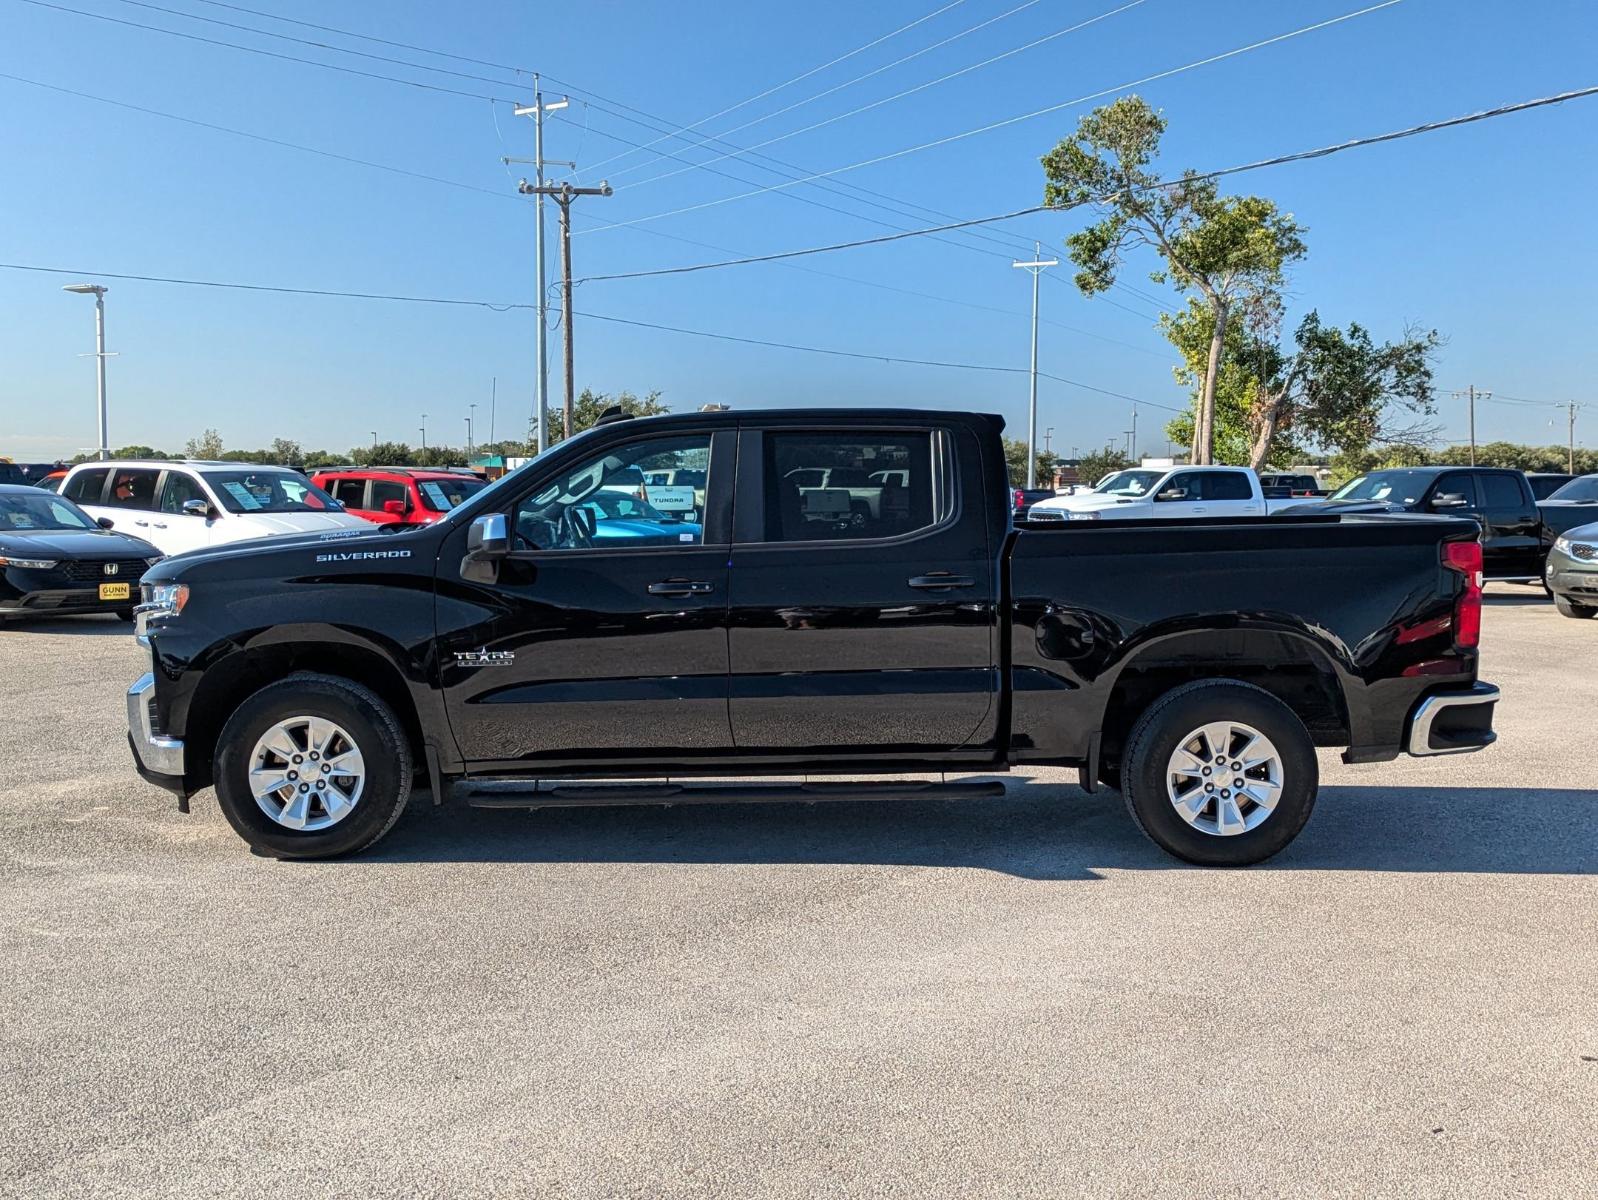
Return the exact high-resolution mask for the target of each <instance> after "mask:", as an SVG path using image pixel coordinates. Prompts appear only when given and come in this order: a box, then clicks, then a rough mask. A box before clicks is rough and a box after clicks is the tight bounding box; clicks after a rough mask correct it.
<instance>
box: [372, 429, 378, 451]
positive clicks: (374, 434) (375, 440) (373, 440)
mask: <svg viewBox="0 0 1598 1200" xmlns="http://www.w3.org/2000/svg"><path fill="white" fill-rule="evenodd" d="M372 449H373V450H376V449H377V430H375V429H374V430H372Z"/></svg>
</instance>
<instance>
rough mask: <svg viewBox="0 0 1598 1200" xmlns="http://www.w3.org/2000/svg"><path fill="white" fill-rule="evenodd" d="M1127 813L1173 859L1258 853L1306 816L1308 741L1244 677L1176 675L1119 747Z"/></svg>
mask: <svg viewBox="0 0 1598 1200" xmlns="http://www.w3.org/2000/svg"><path fill="white" fill-rule="evenodd" d="M1121 774H1122V782H1123V784H1124V785H1125V786H1124V787H1123V788H1122V794H1123V795H1124V796H1125V798H1126V806H1127V809H1128V811H1129V812H1131V814H1132V819H1133V820H1134V821H1136V822H1137V824H1138V827H1139V828H1140V829H1142V830H1143V832H1144V833H1146V834H1147V835H1148V836H1149V837H1150V838H1151V839H1153V841H1154V842H1155V843H1157V844H1158V845H1159V846H1160V847H1161V848H1163V849H1165V850H1167V851H1169V852H1170V853H1171V854H1174V855H1175V856H1176V857H1177V858H1181V859H1185V860H1186V861H1188V862H1191V863H1198V864H1200V865H1202V866H1212V867H1242V866H1248V865H1250V864H1251V863H1257V862H1263V861H1264V860H1265V859H1267V858H1269V857H1271V855H1273V854H1275V853H1276V852H1277V851H1279V850H1281V849H1282V848H1283V847H1284V846H1286V845H1287V844H1288V843H1289V842H1291V841H1292V840H1293V839H1294V838H1295V837H1297V836H1298V833H1299V830H1301V829H1303V828H1304V823H1305V822H1306V821H1308V820H1309V815H1310V812H1311V810H1312V809H1313V808H1314V807H1315V794H1316V790H1317V789H1318V787H1319V782H1320V774H1319V764H1318V763H1317V762H1316V760H1315V743H1314V741H1313V739H1311V737H1310V735H1309V731H1308V730H1307V729H1305V728H1304V723H1303V722H1302V721H1300V720H1299V719H1298V717H1297V716H1295V715H1294V713H1293V711H1292V710H1291V709H1290V708H1288V707H1287V706H1286V705H1285V704H1283V703H1282V702H1281V701H1280V700H1278V699H1277V698H1276V697H1275V696H1272V695H1271V694H1270V693H1269V692H1266V691H1264V690H1262V689H1260V688H1257V687H1254V686H1253V685H1252V684H1247V683H1239V682H1235V681H1231V680H1213V681H1200V682H1198V683H1190V684H1186V685H1184V686H1182V687H1179V688H1176V689H1174V690H1173V691H1170V692H1167V693H1166V694H1165V695H1163V696H1161V697H1160V698H1159V699H1158V700H1156V701H1155V702H1154V703H1153V704H1152V705H1150V706H1149V708H1148V710H1147V711H1146V712H1145V713H1144V714H1143V715H1142V717H1140V718H1139V719H1138V722H1137V724H1136V725H1135V726H1133V728H1132V734H1131V736H1130V737H1129V738H1128V739H1127V743H1126V752H1125V754H1124V755H1123V756H1122V770H1121Z"/></svg>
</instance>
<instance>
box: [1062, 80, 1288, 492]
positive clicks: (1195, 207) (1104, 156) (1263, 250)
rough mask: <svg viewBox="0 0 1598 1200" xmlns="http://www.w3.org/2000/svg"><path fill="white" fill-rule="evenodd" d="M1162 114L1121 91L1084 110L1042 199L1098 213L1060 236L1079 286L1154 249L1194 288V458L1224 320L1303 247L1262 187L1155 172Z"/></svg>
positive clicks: (1211, 394)
mask: <svg viewBox="0 0 1598 1200" xmlns="http://www.w3.org/2000/svg"><path fill="white" fill-rule="evenodd" d="M1165 128H1166V123H1165V119H1164V118H1163V117H1162V116H1161V115H1160V114H1159V113H1158V112H1156V111H1155V110H1154V109H1152V108H1150V107H1149V105H1148V104H1147V102H1145V101H1144V100H1143V99H1142V98H1141V97H1138V96H1123V97H1121V98H1120V99H1118V100H1116V101H1115V102H1114V103H1112V104H1107V105H1104V106H1102V107H1100V108H1097V109H1094V110H1093V112H1091V113H1089V114H1088V115H1087V116H1085V117H1083V118H1082V120H1081V122H1080V124H1078V126H1077V129H1076V132H1075V133H1074V134H1073V135H1072V136H1071V137H1069V138H1066V139H1065V140H1064V141H1062V142H1060V144H1059V145H1058V146H1056V147H1055V148H1054V149H1053V150H1051V151H1050V152H1049V153H1048V154H1047V155H1045V156H1044V158H1043V160H1042V161H1043V171H1044V175H1045V177H1046V180H1047V182H1046V184H1045V186H1044V193H1043V194H1044V202H1045V203H1047V204H1050V205H1054V206H1056V207H1062V208H1067V207H1075V206H1077V205H1082V204H1091V205H1092V206H1093V207H1094V209H1095V210H1096V211H1098V212H1099V213H1100V214H1102V216H1101V219H1100V220H1099V221H1098V222H1097V223H1095V224H1093V225H1090V226H1088V227H1087V228H1086V229H1083V230H1081V231H1080V232H1078V233H1074V234H1072V235H1071V236H1070V237H1069V238H1067V239H1066V248H1067V249H1068V250H1069V252H1070V255H1071V261H1072V262H1073V263H1075V264H1076V266H1077V267H1078V271H1077V274H1076V285H1077V287H1078V288H1080V289H1081V291H1082V293H1083V294H1084V295H1088V296H1092V295H1094V294H1096V293H1098V292H1103V291H1107V290H1108V289H1109V288H1110V287H1111V286H1113V285H1114V283H1115V279H1116V275H1117V274H1118V272H1119V271H1120V268H1121V263H1122V258H1123V256H1124V255H1125V254H1126V252H1127V251H1128V250H1130V249H1133V248H1136V247H1148V248H1150V249H1153V250H1154V251H1155V252H1156V253H1157V254H1159V256H1160V257H1161V259H1163V260H1164V264H1165V266H1164V269H1162V270H1158V271H1153V272H1151V273H1150V276H1149V277H1150V278H1151V279H1153V280H1154V281H1155V282H1157V283H1164V282H1167V281H1169V282H1170V283H1171V284H1172V285H1173V286H1175V287H1176V289H1177V290H1178V291H1180V292H1187V291H1195V292H1197V293H1198V294H1199V296H1200V297H1201V298H1202V300H1203V301H1204V303H1205V304H1206V305H1207V306H1208V307H1209V310H1210V313H1211V315H1212V325H1211V338H1210V345H1209V348H1208V353H1207V355H1206V360H1205V373H1204V376H1203V379H1202V382H1201V384H1200V388H1199V402H1198V406H1197V429H1196V437H1195V440H1194V441H1193V443H1192V445H1193V454H1194V461H1195V462H1199V463H1208V462H1211V461H1213V456H1212V450H1211V447H1212V444H1213V440H1214V428H1215V397H1216V389H1217V382H1218V375H1219V372H1220V367H1221V361H1222V358H1223V356H1224V346H1225V336H1226V328H1227V324H1228V320H1229V318H1230V317H1231V315H1232V314H1233V312H1234V310H1238V309H1243V310H1251V309H1252V310H1269V309H1271V308H1272V307H1274V306H1275V304H1276V303H1277V302H1278V301H1277V296H1278V295H1279V292H1280V289H1281V285H1282V282H1283V269H1284V267H1285V266H1286V265H1287V264H1288V263H1290V262H1293V261H1295V260H1297V259H1299V258H1302V257H1303V255H1304V253H1305V247H1304V242H1303V239H1302V238H1301V236H1300V235H1301V234H1302V232H1303V230H1302V229H1301V228H1300V227H1299V226H1298V224H1297V223H1296V222H1295V221H1294V220H1293V218H1292V217H1291V215H1289V214H1285V213H1281V212H1278V211H1277V208H1276V205H1275V204H1274V203H1272V202H1271V201H1269V200H1266V199H1264V198H1262V197H1259V196H1224V197H1223V196H1221V195H1220V194H1219V189H1218V187H1217V185H1216V183H1215V181H1214V180H1211V179H1200V178H1199V177H1198V176H1196V175H1195V174H1194V173H1193V172H1192V171H1188V172H1185V173H1184V174H1183V175H1182V177H1181V178H1180V180H1177V181H1174V182H1173V183H1172V184H1170V185H1166V184H1163V183H1162V181H1161V180H1160V178H1159V177H1158V176H1157V175H1156V174H1155V173H1154V172H1153V170H1152V169H1151V168H1152V164H1153V162H1154V160H1155V158H1157V157H1158V155H1159V147H1160V138H1161V136H1162V135H1163V134H1164V133H1165Z"/></svg>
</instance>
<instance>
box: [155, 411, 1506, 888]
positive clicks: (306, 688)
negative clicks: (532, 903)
mask: <svg viewBox="0 0 1598 1200" xmlns="http://www.w3.org/2000/svg"><path fill="white" fill-rule="evenodd" d="M1002 428H1003V421H1002V420H1001V419H1000V418H998V417H992V416H979V415H969V414H957V413H947V412H910V411H892V410H860V411H847V412H845V411H826V410H820V411H817V410H811V411H768V412H758V411H749V412H722V413H696V414H685V415H672V416H663V417H653V418H646V419H639V420H627V419H606V420H604V421H602V422H601V423H600V424H599V425H598V426H596V427H595V428H594V429H592V430H590V431H588V432H586V433H584V434H581V435H579V436H577V437H574V438H572V439H570V440H569V441H566V442H562V443H560V444H559V445H557V446H555V447H553V448H552V449H551V450H550V451H549V452H548V453H547V454H545V455H542V456H540V457H539V458H537V459H535V460H534V461H533V462H531V463H529V464H527V465H526V466H525V467H523V468H522V469H520V470H518V471H516V472H514V473H512V474H511V475H508V476H507V477H506V478H504V479H503V480H501V481H499V482H498V483H497V484H495V485H494V486H492V487H489V488H486V489H484V490H483V491H481V492H479V493H478V494H476V495H474V496H471V497H469V498H468V499H467V500H466V501H465V502H464V503H463V504H462V505H461V506H460V507H459V508H457V509H455V510H454V511H452V512H450V513H449V514H447V515H446V516H445V517H444V518H443V519H442V520H441V521H439V522H437V523H436V524H433V525H426V526H390V527H386V528H374V529H373V530H372V531H371V532H369V533H368V532H364V531H354V532H353V534H342V533H339V534H328V535H321V536H304V537H292V538H280V539H272V540H267V541H259V542H254V543H239V544H234V545H230V546H225V547H218V548H215V549H211V550H203V551H197V552H194V553H191V554H185V555H179V556H177V557H175V558H171V559H168V560H166V561H165V562H163V563H161V564H160V565H159V566H157V567H155V568H153V569H152V570H151V571H149V572H148V573H147V574H146V575H145V577H144V579H143V581H142V586H143V595H142V600H143V603H142V604H141V605H140V607H139V610H138V627H139V636H140V637H141V639H142V640H143V641H144V642H145V644H147V645H148V646H149V647H150V648H151V652H152V671H151V673H150V674H147V675H145V676H144V677H143V678H141V679H140V680H138V681H137V682H136V683H135V684H134V685H133V686H132V688H130V689H129V691H128V695H127V707H128V722H129V727H130V733H129V740H130V743H131V745H132V748H133V752H134V756H135V759H136V762H137V764H138V769H139V772H140V774H142V775H143V776H144V777H145V778H146V779H148V780H151V781H153V782H156V783H159V784H161V785H163V786H165V787H167V788H170V789H171V790H173V791H175V792H177V793H178V795H179V797H180V806H182V807H184V808H185V809H186V807H187V802H188V797H189V796H190V795H191V794H192V793H194V792H195V791H197V790H199V789H201V788H204V787H206V786H208V785H211V784H214V785H215V787H216V792H217V797H218V799H219V801H220V803H221V806H222V809H223V811H224V813H225V814H226V816H227V819H228V820H229V821H230V822H231V823H232V825H233V827H234V828H235V829H236V830H237V831H238V832H239V834H240V835H242V836H243V837H244V838H245V839H246V840H247V841H248V842H249V843H250V844H251V846H253V847H254V848H255V849H256V850H257V851H258V852H261V853H264V854H268V855H276V856H280V857H286V858H315V857H326V856H331V855H338V854H345V853H350V852H353V851H357V850H360V849H363V848H364V847H366V846H369V845H371V844H372V843H373V842H374V841H376V840H377V839H378V838H379V837H381V836H382V835H383V834H384V833H385V832H386V831H387V830H388V829H389V828H390V827H391V826H392V825H393V824H394V822H395V821H396V820H398V818H399V816H400V812H401V810H402V808H403V807H404V805H405V801H406V798H407V796H408V794H409V791H410V788H411V785H412V782H413V779H425V780H426V781H427V782H428V783H429V784H430V785H431V791H432V794H433V797H434V799H435V802H438V801H441V800H442V799H444V798H446V797H449V796H451V795H462V796H465V797H466V798H467V799H468V801H469V802H470V803H473V804H477V805H481V806H493V807H505V806H518V807H541V806H548V805H576V804H625V803H650V804H657V803H658V804H676V803H687V802H692V801H737V800H777V799H794V800H802V801H814V800H841V799H870V798H911V797H973V798H974V797H980V796H994V795H997V794H1001V793H1002V787H1001V786H1000V785H999V784H998V783H995V782H993V781H991V780H986V781H969V780H968V781H965V782H953V783H949V782H945V783H942V784H929V783H922V784H906V783H903V782H889V781H882V782H866V783H861V782H847V783H829V782H824V781H818V780H816V779H815V778H814V777H816V776H826V775H847V776H862V775H866V776H869V775H888V774H898V775H903V774H907V773H938V772H943V773H950V774H955V775H965V776H970V775H978V776H981V775H989V774H991V773H993V772H996V771H1005V770H1007V769H1009V768H1011V767H1015V766H1020V767H1027V766H1031V765H1033V764H1057V765H1065V766H1075V767H1077V768H1078V770H1079V773H1080V778H1081V780H1082V783H1083V786H1084V787H1086V788H1088V789H1089V790H1093V789H1094V788H1095V787H1096V786H1097V785H1098V784H1099V783H1101V782H1102V783H1105V784H1108V785H1109V786H1111V787H1114V788H1119V789H1120V790H1121V791H1122V793H1123V794H1124V796H1125V798H1126V802H1127V805H1128V808H1129V809H1130V810H1131V813H1132V815H1133V817H1134V818H1135V819H1136V821H1137V822H1138V824H1139V825H1140V826H1141V827H1142V828H1143V829H1144V830H1145V831H1146V832H1147V833H1148V834H1149V836H1150V837H1152V838H1153V839H1154V840H1155V841H1156V842H1157V843H1159V845H1161V846H1163V847H1164V848H1165V849H1166V850H1168V851H1170V852H1171V853H1172V854H1175V855H1177V856H1179V857H1181V858H1184V859H1187V860H1189V861H1192V862H1198V863H1204V864H1214V865H1240V864H1247V863H1253V862H1258V861H1260V860H1261V859H1264V858H1266V857H1268V856H1270V855H1271V854H1273V853H1275V852H1276V851H1278V850H1280V849H1281V848H1282V847H1283V846H1285V845H1287V844H1288V843H1289V842H1290V841H1292V840H1293V838H1294V837H1295V836H1296V835H1297V834H1298V832H1299V830H1300V829H1301V828H1302V827H1303V825H1304V823H1305V821H1306V820H1307V819H1308V817H1309V814H1310V809H1311V808H1312V806H1313V804H1314V801H1315V794H1316V788H1317V765H1316V755H1315V747H1317V746H1336V747H1343V748H1344V755H1343V757H1344V759H1345V760H1346V761H1349V762H1359V763H1370V762H1380V761H1384V760H1388V759H1391V758H1394V757H1395V756H1397V755H1398V754H1400V753H1404V752H1408V753H1410V754H1422V755H1424V754H1443V753H1453V752H1460V751H1468V750H1476V749H1480V748H1481V747H1483V746H1486V745H1488V744H1489V743H1490V742H1491V741H1492V740H1493V732H1492V711H1493V705H1494V703H1495V702H1496V700H1497V698H1498V691H1497V689H1496V688H1494V687H1491V686H1490V685H1487V684H1483V683H1479V682H1477V679H1476V669H1477V639H1478V634H1479V630H1480V603H1481V591H1480V582H1481V552H1480V545H1479V542H1478V541H1477V526H1476V524H1475V522H1473V521H1466V520H1458V519H1453V518H1448V517H1430V516H1405V515H1399V516H1387V515H1378V516H1356V517H1349V518H1337V517H1326V516H1320V515H1309V516H1303V517H1290V518H1282V517H1273V518H1262V517H1244V518H1231V519H1223V520H1210V519H1205V518H1199V519H1193V520H1174V521H1173V520H1160V521H1136V520H1132V521H1117V522H1070V523H1065V522H1060V523H1055V524H1051V525H1048V526H1046V527H1029V526H1027V525H1026V524H1025V523H1022V524H1020V525H1017V524H1016V523H1014V522H1013V521H1012V520H1011V517H1010V504H1011V501H1010V495H1009V491H1008V485H1007V482H1006V478H1005V460H1004V453H1003V448H1002V445H1001V440H1000V432H1001V430H1002ZM837 468H844V470H841V471H839V470H837ZM829 469H830V470H829ZM701 477H702V478H703V480H704V487H703V490H702V491H693V489H690V488H687V487H675V486H673V487H660V488H655V487H652V486H651V485H650V484H649V483H647V481H648V480H649V479H651V478H654V479H677V478H701ZM840 479H841V480H845V481H846V486H832V485H831V482H829V481H834V480H840ZM640 480H643V481H646V482H642V483H640V482H639V481H640ZM690 491H693V495H692V500H691V502H690V499H689V493H690ZM778 775H786V776H799V775H802V776H805V777H807V778H808V779H809V782H806V783H803V784H778V783H774V782H760V778H761V777H771V776H778ZM713 777H720V778H721V780H722V782H720V783H717V782H714V781H713ZM502 779H519V780H523V781H528V782H527V786H525V787H524V788H522V789H521V790H520V791H517V790H515V789H514V788H511V789H507V788H505V787H503V786H501V787H493V788H476V789H475V791H474V787H473V785H476V784H478V783H479V782H480V781H483V780H502ZM607 779H608V780H612V781H616V780H633V781H635V782H610V783H602V782H597V781H601V780H607ZM640 779H643V780H652V779H653V780H661V782H636V781H637V780H640ZM751 779H754V780H755V782H752V783H751V782H750V780H751ZM692 780H698V781H700V782H697V783H695V782H687V781H692ZM729 780H736V781H737V782H727V781H729ZM461 785H464V786H461Z"/></svg>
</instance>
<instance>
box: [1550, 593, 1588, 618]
mask: <svg viewBox="0 0 1598 1200" xmlns="http://www.w3.org/2000/svg"><path fill="white" fill-rule="evenodd" d="M1554 607H1555V608H1557V609H1558V610H1559V615H1560V616H1562V617H1578V618H1580V619H1582V620H1589V619H1591V618H1592V616H1593V615H1594V614H1598V608H1594V607H1592V605H1590V604H1577V603H1576V602H1575V601H1574V600H1569V599H1566V598H1565V597H1564V596H1560V595H1555V596H1554Z"/></svg>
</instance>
